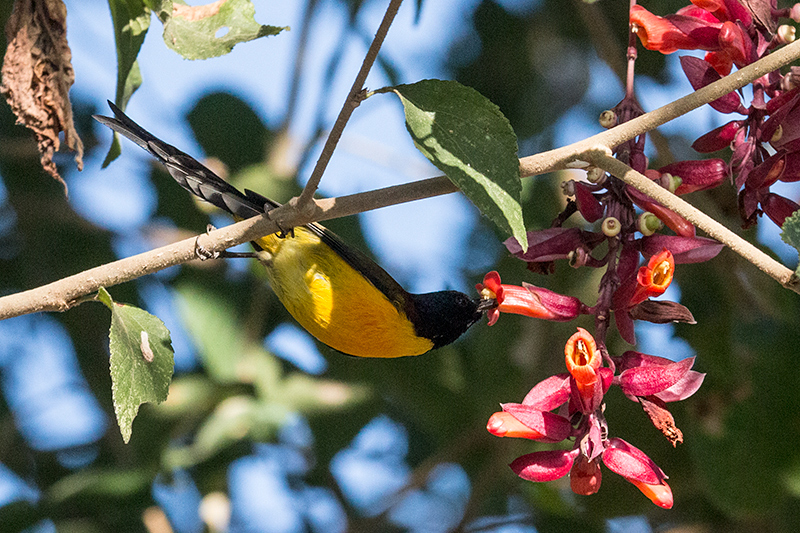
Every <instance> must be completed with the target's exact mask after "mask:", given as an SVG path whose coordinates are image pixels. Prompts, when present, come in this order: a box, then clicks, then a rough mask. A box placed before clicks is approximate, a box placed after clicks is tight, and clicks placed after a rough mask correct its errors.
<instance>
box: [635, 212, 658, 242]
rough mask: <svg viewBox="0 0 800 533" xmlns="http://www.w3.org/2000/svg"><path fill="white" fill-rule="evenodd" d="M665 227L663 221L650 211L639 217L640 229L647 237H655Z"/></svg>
mask: <svg viewBox="0 0 800 533" xmlns="http://www.w3.org/2000/svg"><path fill="white" fill-rule="evenodd" d="M663 225H664V223H663V222H661V219H659V218H658V217H657V216H655V215H654V214H653V213H651V212H650V211H645V212H644V213H642V214H641V215H639V221H638V229H639V231H640V232H641V233H642V235H644V236H645V237H649V236H650V235H653V234H654V233H655V232H657V231H658V230H660V229H661V227H662V226H663Z"/></svg>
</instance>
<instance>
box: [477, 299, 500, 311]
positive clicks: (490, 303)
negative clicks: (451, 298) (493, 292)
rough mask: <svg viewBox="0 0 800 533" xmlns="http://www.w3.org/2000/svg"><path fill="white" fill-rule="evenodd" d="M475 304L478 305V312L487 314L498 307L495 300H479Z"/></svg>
mask: <svg viewBox="0 0 800 533" xmlns="http://www.w3.org/2000/svg"><path fill="white" fill-rule="evenodd" d="M475 303H476V304H477V307H478V311H480V312H481V313H485V312H486V311H488V310H490V309H494V308H495V307H497V300H496V299H495V298H478V299H477V301H476V302H475Z"/></svg>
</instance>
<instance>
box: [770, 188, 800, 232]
mask: <svg viewBox="0 0 800 533" xmlns="http://www.w3.org/2000/svg"><path fill="white" fill-rule="evenodd" d="M761 208H762V209H763V210H764V213H766V215H767V216H768V217H769V218H770V219H771V220H772V221H773V222H774V223H775V224H777V225H778V227H783V223H784V222H785V221H786V219H787V218H788V217H790V216H792V214H794V212H795V211H797V210H798V209H800V205H797V203H795V202H793V201H791V200H789V199H788V198H784V197H783V196H780V195H778V194H775V193H773V192H771V193H769V194H768V195H767V197H766V199H764V200H762V201H761Z"/></svg>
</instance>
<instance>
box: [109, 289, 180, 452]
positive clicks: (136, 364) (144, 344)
mask: <svg viewBox="0 0 800 533" xmlns="http://www.w3.org/2000/svg"><path fill="white" fill-rule="evenodd" d="M98 298H99V299H100V301H101V302H103V303H104V304H105V305H106V307H108V308H109V309H110V310H111V330H110V332H109V339H110V344H109V348H110V350H111V395H112V399H113V401H114V411H115V413H116V415H117V424H118V425H119V429H120V432H121V433H122V439H123V440H124V441H125V442H126V443H127V442H128V441H130V439H131V426H132V425H133V419H134V418H136V413H137V412H138V411H139V406H140V405H141V404H143V403H148V402H149V403H161V402H163V401H164V400H166V399H167V392H168V389H169V382H170V380H171V379H172V370H173V367H174V361H173V358H172V353H173V352H172V344H171V341H170V338H169V331H168V330H167V328H166V326H164V323H163V322H162V321H161V320H159V319H158V318H157V317H155V316H153V315H151V314H150V313H148V312H147V311H145V310H143V309H139V308H138V307H133V306H131V305H124V304H119V303H116V302H114V301H113V300H112V299H111V296H110V295H109V294H108V292H107V291H106V290H105V289H103V288H102V287H101V288H100V290H99V291H98Z"/></svg>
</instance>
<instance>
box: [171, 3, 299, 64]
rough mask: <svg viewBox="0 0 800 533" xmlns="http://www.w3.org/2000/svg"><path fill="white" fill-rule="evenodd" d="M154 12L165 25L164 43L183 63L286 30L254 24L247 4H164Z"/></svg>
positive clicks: (225, 51)
mask: <svg viewBox="0 0 800 533" xmlns="http://www.w3.org/2000/svg"><path fill="white" fill-rule="evenodd" d="M156 11H157V13H158V17H159V18H160V19H161V22H163V23H164V42H165V43H166V44H167V46H168V47H170V48H172V49H173V50H175V51H176V52H178V53H179V54H180V55H182V56H183V57H184V58H186V59H208V58H210V57H219V56H221V55H225V54H227V53H228V52H230V51H231V50H233V47H234V46H235V45H237V44H238V43H242V42H246V41H252V40H253V39H258V38H259V37H266V36H269V35H277V34H279V33H280V32H282V31H283V30H288V29H289V28H288V27H286V26H283V27H282V26H267V25H262V24H259V23H258V22H256V20H255V17H254V16H255V12H256V10H255V7H254V6H253V4H252V2H250V0H217V1H216V2H212V3H210V4H206V5H202V6H188V5H186V4H185V3H184V2H178V1H174V2H173V1H172V0H164V1H162V2H161V5H160V6H159V8H158V9H157V10H156Z"/></svg>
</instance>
